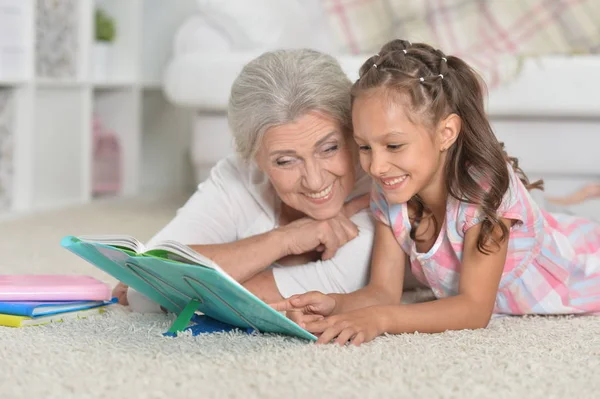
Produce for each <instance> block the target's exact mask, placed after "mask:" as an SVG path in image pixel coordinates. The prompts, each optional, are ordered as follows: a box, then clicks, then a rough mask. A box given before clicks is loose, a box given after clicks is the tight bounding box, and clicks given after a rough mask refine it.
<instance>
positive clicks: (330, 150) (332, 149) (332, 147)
mask: <svg viewBox="0 0 600 399" xmlns="http://www.w3.org/2000/svg"><path fill="white" fill-rule="evenodd" d="M338 148H339V146H338V145H337V144H336V145H332V146H329V147H327V148H325V152H334V151H336V150H337V149H338Z"/></svg>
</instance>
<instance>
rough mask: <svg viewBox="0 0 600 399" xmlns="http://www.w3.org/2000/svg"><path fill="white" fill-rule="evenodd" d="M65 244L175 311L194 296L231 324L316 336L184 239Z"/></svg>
mask: <svg viewBox="0 0 600 399" xmlns="http://www.w3.org/2000/svg"><path fill="white" fill-rule="evenodd" d="M61 245H62V246H63V247H65V248H66V249H68V250H70V251H71V252H73V253H75V254H76V255H78V256H80V257H81V258H83V259H85V260H87V261H88V262H90V263H91V264H93V265H94V266H96V267H98V268H100V269H102V270H104V271H105V272H107V273H108V274H110V275H111V276H113V277H115V278H116V279H118V280H120V281H122V282H123V283H125V284H127V285H128V286H130V287H132V288H134V289H135V290H136V291H138V292H140V293H142V294H144V295H145V296H147V297H148V298H150V299H151V300H153V301H155V302H157V303H158V304H160V305H161V306H163V307H164V308H166V309H167V310H169V311H171V312H174V313H176V314H181V313H182V312H184V310H185V309H187V308H186V307H187V306H188V304H190V303H192V301H193V302H194V303H199V304H198V309H197V310H199V311H200V312H202V313H203V314H205V315H207V316H209V317H211V318H213V319H216V320H218V321H220V322H223V323H226V324H229V325H232V326H236V327H240V328H242V329H248V328H253V329H254V330H256V331H260V332H270V333H279V334H285V335H291V336H296V337H300V338H304V339H308V340H311V341H314V340H316V337H315V336H314V335H312V334H310V333H309V332H308V331H306V330H304V329H303V328H301V327H300V326H298V325H297V324H296V323H294V322H293V321H291V320H289V319H288V318H287V317H285V316H284V315H283V314H281V313H279V312H277V311H276V310H274V309H273V308H271V307H270V306H269V305H267V304H266V303H264V302H263V301H262V300H260V299H259V298H258V297H256V296H255V295H254V294H252V293H251V292H250V291H248V290H247V289H246V288H244V287H243V286H242V285H241V284H239V283H238V282H237V281H235V280H234V279H233V278H232V277H231V276H229V275H228V274H227V273H226V272H225V271H224V270H223V269H221V268H220V267H219V266H218V265H217V264H215V263H214V262H213V261H211V260H210V259H208V258H206V257H204V256H202V255H200V254H199V253H197V252H195V251H193V250H192V249H191V248H189V247H188V246H186V245H183V244H181V243H178V242H175V241H163V242H160V243H157V244H156V245H154V246H152V247H151V248H146V247H145V246H144V245H143V244H142V243H141V242H139V241H138V240H137V239H135V238H133V237H128V236H81V237H74V236H67V237H65V238H63V239H62V241H61Z"/></svg>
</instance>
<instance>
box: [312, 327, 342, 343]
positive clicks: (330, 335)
mask: <svg viewBox="0 0 600 399" xmlns="http://www.w3.org/2000/svg"><path fill="white" fill-rule="evenodd" d="M341 330H342V328H341V327H339V326H331V327H329V328H327V329H325V331H323V333H322V334H321V336H320V337H319V339H318V340H317V344H328V343H330V342H331V340H332V339H334V338H335V337H337V336H338V335H339V334H340V332H341Z"/></svg>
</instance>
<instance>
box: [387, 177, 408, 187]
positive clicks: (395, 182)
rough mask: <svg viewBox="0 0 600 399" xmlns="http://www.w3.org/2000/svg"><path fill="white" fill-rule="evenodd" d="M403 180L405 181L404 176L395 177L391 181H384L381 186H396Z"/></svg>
mask: <svg viewBox="0 0 600 399" xmlns="http://www.w3.org/2000/svg"><path fill="white" fill-rule="evenodd" d="M404 179H406V176H402V177H397V178H395V179H393V180H384V181H383V184H385V185H386V186H393V185H394V184H398V183H400V182H402V181H404Z"/></svg>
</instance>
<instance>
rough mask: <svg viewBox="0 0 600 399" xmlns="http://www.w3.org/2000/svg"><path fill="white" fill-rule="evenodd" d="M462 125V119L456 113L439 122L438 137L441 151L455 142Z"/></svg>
mask: <svg viewBox="0 0 600 399" xmlns="http://www.w3.org/2000/svg"><path fill="white" fill-rule="evenodd" d="M461 127H462V119H460V116H458V115H456V114H450V115H448V116H447V117H446V118H445V119H442V120H441V121H440V124H439V130H438V137H439V145H440V151H442V152H443V151H446V150H447V149H448V148H450V147H451V146H452V144H454V142H455V141H456V139H457V138H458V135H459V133H460V130H461Z"/></svg>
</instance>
